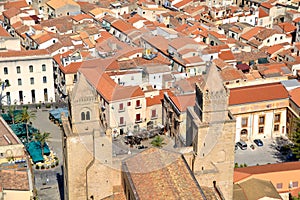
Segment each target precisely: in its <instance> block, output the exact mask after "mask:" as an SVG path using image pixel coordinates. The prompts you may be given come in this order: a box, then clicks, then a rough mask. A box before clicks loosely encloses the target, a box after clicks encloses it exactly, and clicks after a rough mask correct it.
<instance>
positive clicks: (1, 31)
mask: <svg viewBox="0 0 300 200" xmlns="http://www.w3.org/2000/svg"><path fill="white" fill-rule="evenodd" d="M0 37H12V36H11V35H10V34H9V33H8V32H7V31H6V30H5V28H3V27H2V26H0Z"/></svg>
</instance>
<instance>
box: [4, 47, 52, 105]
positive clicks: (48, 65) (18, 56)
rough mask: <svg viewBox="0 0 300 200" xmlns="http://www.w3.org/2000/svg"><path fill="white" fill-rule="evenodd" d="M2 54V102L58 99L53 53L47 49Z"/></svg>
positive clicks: (25, 102) (31, 101) (18, 102)
mask: <svg viewBox="0 0 300 200" xmlns="http://www.w3.org/2000/svg"><path fill="white" fill-rule="evenodd" d="M0 58H1V59H0V78H1V81H5V82H6V84H5V85H6V87H5V88H3V93H2V95H3V96H4V95H6V96H5V97H4V98H3V100H2V103H3V105H14V104H15V105H21V104H34V103H47V102H54V101H55V95H54V78H53V66H52V57H51V56H50V54H49V53H48V52H47V51H46V50H32V51H16V52H1V53H0Z"/></svg>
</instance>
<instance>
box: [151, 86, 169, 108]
mask: <svg viewBox="0 0 300 200" xmlns="http://www.w3.org/2000/svg"><path fill="white" fill-rule="evenodd" d="M165 92H167V93H168V95H169V96H170V95H173V93H172V92H171V91H170V90H169V89H163V90H160V91H159V95H156V96H153V97H146V105H147V107H148V106H153V105H160V104H162V100H163V99H164V93H165Z"/></svg>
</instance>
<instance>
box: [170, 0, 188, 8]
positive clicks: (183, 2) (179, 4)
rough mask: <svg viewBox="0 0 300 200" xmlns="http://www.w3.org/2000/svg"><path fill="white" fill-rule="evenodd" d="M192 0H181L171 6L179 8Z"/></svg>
mask: <svg viewBox="0 0 300 200" xmlns="http://www.w3.org/2000/svg"><path fill="white" fill-rule="evenodd" d="M192 2H193V0H182V1H180V2H178V3H176V4H174V5H173V6H174V7H175V8H177V9H181V8H183V7H185V6H186V5H187V4H189V3H192Z"/></svg>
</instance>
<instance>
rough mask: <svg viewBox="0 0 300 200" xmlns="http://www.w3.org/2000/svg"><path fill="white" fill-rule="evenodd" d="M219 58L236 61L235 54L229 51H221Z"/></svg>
mask: <svg viewBox="0 0 300 200" xmlns="http://www.w3.org/2000/svg"><path fill="white" fill-rule="evenodd" d="M219 58H220V59H222V60H224V61H226V60H235V57H234V55H233V53H232V52H231V51H230V50H228V51H220V52H219Z"/></svg>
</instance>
